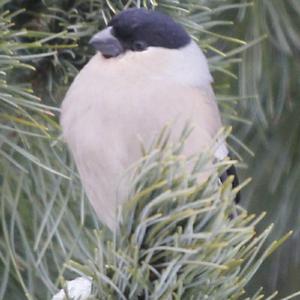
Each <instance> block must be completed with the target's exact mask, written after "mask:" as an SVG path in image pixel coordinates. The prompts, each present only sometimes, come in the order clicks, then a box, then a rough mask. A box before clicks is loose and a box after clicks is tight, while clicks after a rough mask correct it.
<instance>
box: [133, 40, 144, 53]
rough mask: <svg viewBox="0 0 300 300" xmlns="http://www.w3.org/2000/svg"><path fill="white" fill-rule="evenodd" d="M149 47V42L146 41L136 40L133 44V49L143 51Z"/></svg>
mask: <svg viewBox="0 0 300 300" xmlns="http://www.w3.org/2000/svg"><path fill="white" fill-rule="evenodd" d="M146 48H147V43H146V42H144V41H134V42H133V44H132V50H133V51H143V50H145V49H146Z"/></svg>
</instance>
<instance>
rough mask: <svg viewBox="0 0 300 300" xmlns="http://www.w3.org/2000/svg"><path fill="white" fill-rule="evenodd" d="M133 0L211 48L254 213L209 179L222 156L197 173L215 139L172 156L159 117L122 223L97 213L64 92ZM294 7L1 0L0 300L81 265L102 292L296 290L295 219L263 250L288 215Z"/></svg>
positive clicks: (180, 295) (166, 294) (292, 182)
mask: <svg viewBox="0 0 300 300" xmlns="http://www.w3.org/2000/svg"><path fill="white" fill-rule="evenodd" d="M130 6H144V7H147V8H149V9H159V10H162V11H164V12H166V13H168V14H170V15H172V16H173V17H174V18H175V19H176V20H177V21H178V22H181V23H182V24H183V25H184V26H185V27H186V28H187V30H189V32H190V33H191V34H192V36H193V38H194V39H195V40H197V41H198V42H199V44H200V46H201V47H202V48H203V50H204V51H205V52H206V55H207V56H208V57H209V63H210V68H211V71H212V72H213V76H214V78H215V87H214V88H215V90H216V92H217V99H218V102H219V106H220V108H221V110H222V115H223V118H224V120H225V122H226V124H227V125H231V126H233V128H234V129H233V133H234V134H230V135H229V141H230V145H231V150H232V151H233V152H234V153H235V154H236V157H237V158H238V159H240V161H241V163H240V166H241V168H240V169H241V170H242V167H243V166H245V165H246V163H247V162H249V165H250V166H251V167H250V168H248V169H245V171H244V172H243V173H244V177H245V178H247V177H249V176H252V177H253V183H251V184H250V185H249V186H248V187H247V188H246V189H245V190H244V191H243V203H242V206H245V205H246V204H245V203H247V204H248V205H249V211H256V212H258V216H257V217H255V216H254V215H252V214H251V213H248V212H247V211H246V210H245V208H242V207H239V206H237V207H236V206H234V205H233V201H232V200H233V198H234V195H235V193H236V190H232V189H231V184H230V183H231V181H230V180H232V179H230V178H229V180H228V181H227V182H226V183H225V184H224V185H223V186H220V185H219V184H218V180H217V178H218V174H220V173H221V172H222V171H224V169H225V168H226V167H228V165H229V164H230V163H232V162H229V161H227V162H224V163H221V164H218V165H215V172H214V175H213V176H212V177H211V178H210V179H209V181H208V182H206V183H205V184H203V185H199V184H197V183H196V181H195V176H196V175H195V174H196V173H197V172H200V171H201V169H203V168H204V166H205V164H206V163H208V162H209V161H211V158H210V156H209V153H208V154H207V156H206V155H201V156H199V157H196V158H195V157H194V158H191V159H192V161H193V163H194V164H195V169H194V173H192V172H190V171H189V169H188V168H187V167H186V164H187V163H188V161H185V160H182V157H181V156H180V149H181V146H182V143H184V140H185V139H186V138H187V135H188V133H187V131H188V130H187V131H185V132H184V133H183V137H182V139H181V140H180V141H178V144H177V145H170V144H169V143H168V138H167V137H168V134H167V133H168V129H166V130H165V131H163V132H162V135H161V136H160V137H158V139H157V140H156V141H155V142H154V143H153V145H152V147H150V149H145V153H144V154H145V156H144V159H143V160H141V161H140V162H139V163H137V165H136V167H135V169H134V172H133V174H132V187H131V197H130V199H131V200H130V201H129V202H128V203H127V204H126V205H125V207H124V209H123V212H122V213H120V214H121V215H122V216H123V220H125V221H124V223H122V226H121V230H120V233H121V235H120V236H113V235H112V234H111V233H110V232H109V231H108V230H107V229H106V228H105V227H103V226H102V225H101V224H100V223H99V221H98V220H97V218H96V216H95V215H94V213H93V210H92V209H91V208H90V206H89V203H88V201H87V199H86V198H85V195H84V193H83V191H82V188H81V185H80V181H79V178H78V175H77V173H76V169H75V166H74V164H73V162H72V159H71V157H70V155H69V153H68V152H67V150H66V147H65V145H64V143H63V141H62V140H61V139H60V136H59V135H60V129H59V126H58V115H59V109H58V107H59V104H60V102H61V100H62V98H63V96H64V93H65V91H66V89H67V88H68V86H69V84H70V82H71V81H72V79H73V78H74V76H75V75H76V74H77V73H78V71H79V70H80V69H81V68H82V66H83V65H84V64H85V63H86V62H87V60H88V59H89V58H90V57H91V56H92V55H93V51H92V49H90V48H89V47H88V45H87V41H88V39H89V38H90V36H91V35H92V34H93V33H94V32H96V31H97V30H99V29H100V28H103V27H104V26H105V24H106V23H107V21H108V20H109V19H110V18H111V17H112V16H113V15H114V14H115V13H117V12H118V11H120V10H122V9H124V8H127V7H130ZM299 15H300V5H299V3H298V1H297V0H290V1H286V2H283V1H280V0H276V1H271V0H264V1H254V2H250V1H245V0H239V1H234V0H225V1H224V0H213V1H208V0H203V1H193V0H186V1H183V0H180V1H176V2H174V1H171V0H163V1H128V2H127V1H122V0H120V1H116V0H112V1H108V0H86V1H79V0H77V1H76V0H64V1H55V0H40V1H30V0H24V1H23V0H4V1H0V31H1V35H0V41H1V43H0V130H1V131H0V170H1V174H0V193H1V205H0V207H1V211H0V216H1V217H0V220H1V221H0V278H1V280H0V299H25V298H26V299H48V298H51V296H52V295H53V294H55V293H56V292H57V290H58V288H60V287H61V285H64V281H65V280H69V279H72V278H75V277H76V276H80V275H83V274H84V275H85V276H91V277H92V278H93V283H94V289H93V295H94V297H96V299H118V298H120V299H124V298H122V297H125V298H126V297H127V298H128V299H137V297H138V296H139V297H147V295H148V294H149V295H151V296H152V297H154V298H153V299H192V297H200V299H204V298H205V297H206V298H207V299H262V291H261V290H260V289H259V287H260V286H261V285H263V286H265V287H267V291H268V294H271V291H275V290H276V289H278V290H279V291H281V292H282V295H283V294H285V295H286V294H288V293H291V292H296V290H297V288H298V287H297V283H298V282H297V281H296V282H295V280H296V278H298V277H299V272H297V266H299V257H297V249H298V248H299V246H298V240H299V232H298V231H296V232H295V234H294V235H293V239H292V242H291V241H289V242H287V243H286V245H285V246H283V247H281V248H280V249H281V250H279V251H278V250H277V252H275V254H274V255H273V259H272V260H269V265H267V266H266V267H264V266H261V264H262V262H263V261H264V260H265V259H266V257H268V256H269V255H270V254H271V253H272V252H273V251H274V250H275V249H277V248H278V246H279V245H280V244H281V243H282V242H283V241H284V240H286V238H287V237H288V236H289V235H290V233H288V234H285V233H286V232H288V231H289V230H290V229H294V228H297V227H296V226H297V225H298V224H297V222H298V218H297V215H298V214H297V212H298V210H297V200H296V199H297V195H298V193H297V191H298V185H297V179H298V178H299V170H300V168H299V159H298V156H299V150H298V149H300V148H299V146H300V145H299V134H297V133H299V131H300V129H299V128H300V126H299V125H300V123H299V117H298V112H299V105H298V104H297V101H296V97H297V96H298V95H299V76H297V74H299V71H300V70H299V64H297V63H296V62H299V55H298V56H297V53H298V52H299V48H300V37H299V20H300V18H299ZM297 80H298V82H297ZM236 136H238V138H237V137H236ZM241 141H243V143H242V142H241ZM246 145H247V146H246ZM248 146H249V147H248ZM249 148H250V149H251V150H249ZM252 152H254V153H255V154H256V157H255V158H252V157H251V156H250V155H249V153H250V154H251V153H252ZM244 183H245V184H246V183H247V180H246V181H244ZM150 193H151V197H150ZM153 195H155V197H154V198H153ZM153 199H154V200H153ZM157 203H159V204H160V207H159V208H158V207H157ZM263 210H267V211H268V214H269V217H267V218H265V221H263V222H260V220H261V219H262V216H263V215H264V213H261V212H262V211H263ZM232 214H234V215H235V216H236V217H234V218H232V217H231V216H232ZM142 215H143V217H144V219H143V220H146V221H144V222H143V221H142V219H141V218H139V217H140V216H142ZM259 222H260V224H262V225H261V226H260V227H259V225H258V226H257V224H258V223H259ZM271 222H275V230H273V233H272V235H271V234H270V233H271V230H272V227H273V226H272V225H268V224H270V223H271ZM192 226H195V228H197V233H193V232H192V230H191V228H192ZM262 228H266V229H262ZM158 232H160V234H159V235H158V234H157V233H158ZM282 236H283V237H282ZM270 237H271V240H272V239H274V238H276V239H278V238H279V237H282V238H280V239H279V241H277V242H273V243H272V242H270V241H268V239H270ZM268 244H269V246H267V245H268ZM287 250H288V253H293V257H292V258H289V261H288V263H287V256H288V255H286V254H284V253H283V251H287ZM280 251H281V252H280ZM298 252H299V251H298ZM284 266H287V267H286V270H285V269H284ZM292 266H294V269H293V268H292ZM258 268H260V270H261V271H260V272H259V273H260V274H263V275H262V276H261V275H260V274H258V273H257V270H258ZM120 270H122V272H123V274H122V272H120ZM270 270H272V272H271V274H272V276H270V275H269V274H270ZM250 280H251V281H250ZM249 282H250V284H249ZM283 286H285V288H284V287H283ZM245 291H246V292H245ZM244 293H245V294H244ZM141 295H142V296H141ZM297 295H299V294H294V297H296V296H297ZM275 296H276V294H273V296H270V297H269V298H266V299H271V298H272V297H273V298H274V297H275ZM292 296H293V295H292ZM247 297H248V298H247ZM289 299H291V298H289Z"/></svg>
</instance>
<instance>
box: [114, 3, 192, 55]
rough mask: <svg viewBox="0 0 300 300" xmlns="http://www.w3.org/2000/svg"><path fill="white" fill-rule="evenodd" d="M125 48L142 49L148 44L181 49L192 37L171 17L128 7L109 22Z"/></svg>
mask: <svg viewBox="0 0 300 300" xmlns="http://www.w3.org/2000/svg"><path fill="white" fill-rule="evenodd" d="M108 25H109V26H112V28H113V33H114V35H115V36H116V37H117V38H118V39H119V40H120V41H121V42H122V44H123V45H124V48H126V49H131V50H133V51H142V50H144V48H147V47H148V46H151V47H163V48H168V49H179V48H181V47H184V46H185V45H187V44H188V43H189V42H190V40H191V38H190V36H189V35H188V34H187V32H186V31H185V30H184V28H183V27H182V26H181V25H180V24H178V23H176V22H175V21H174V20H173V19H172V18H171V17H169V16H167V15H165V14H163V13H160V12H157V11H152V10H146V9H143V8H131V9H127V10H125V11H123V12H121V13H120V14H118V15H117V16H115V17H114V18H113V19H112V20H111V21H110V22H109V24H108Z"/></svg>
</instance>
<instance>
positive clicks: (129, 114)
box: [60, 8, 238, 231]
mask: <svg viewBox="0 0 300 300" xmlns="http://www.w3.org/2000/svg"><path fill="white" fill-rule="evenodd" d="M89 44H90V45H91V46H92V47H93V48H95V50H96V54H95V55H94V56H93V57H92V58H91V59H90V60H89V61H88V63H87V64H86V65H85V66H84V67H83V68H82V70H81V71H80V72H79V73H78V75H77V76H76V77H75V79H74V81H73V82H72V84H71V85H70V87H69V89H68V91H67V93H66V96H65V98H64V99H63V102H62V105H61V116H60V123H61V126H62V133H63V138H64V140H65V141H66V143H67V145H68V147H69V149H70V151H71V153H72V156H73V158H74V160H75V163H76V166H77V169H78V172H79V175H80V178H81V181H82V184H83V187H84V190H85V192H86V194H87V197H88V199H89V201H90V202H91V204H92V206H93V208H94V210H95V212H96V214H97V216H98V217H99V219H100V220H101V222H102V223H104V224H105V225H106V226H108V227H109V228H110V229H111V230H112V231H115V230H116V228H117V226H118V221H117V208H118V206H120V205H121V204H122V203H123V202H124V201H125V199H126V197H124V193H125V192H126V191H122V190H124V189H126V185H124V186H123V187H120V186H119V185H120V181H121V178H122V176H123V175H124V172H125V171H126V170H127V169H128V168H129V167H130V166H131V165H132V164H133V163H134V162H135V161H137V160H138V159H139V158H140V157H141V152H140V139H142V141H143V142H149V141H150V140H153V137H155V135H157V134H159V132H160V131H161V130H162V128H163V127H164V126H165V125H166V124H168V123H172V124H173V125H174V127H173V128H172V137H173V138H174V139H176V137H179V134H180V133H181V132H182V128H183V127H184V124H186V122H187V121H190V122H192V124H193V126H194V130H193V131H192V133H191V136H190V137H189V139H188V141H187V142H186V145H185V148H184V154H185V155H190V154H195V153H198V152H199V151H200V152H201V151H205V150H206V149H208V148H209V146H211V144H212V143H213V141H214V138H215V136H216V134H217V133H218V131H219V130H220V129H221V128H222V121H221V117H220V112H219V109H218V105H217V102H216V99H215V95H214V92H213V89H212V83H213V78H212V76H211V74H210V71H209V67H208V62H207V59H206V57H205V55H204V53H203V51H202V50H201V49H200V47H199V46H198V44H197V43H196V42H195V41H194V40H193V39H192V38H191V36H190V35H189V34H188V33H187V31H186V30H185V29H184V27H183V26H182V25H181V24H179V23H178V22H176V21H174V20H173V18H171V17H170V16H168V15H167V14H164V13H162V12H159V11H155V10H148V9H144V8H130V9H126V10H124V11H122V12H120V13H119V14H117V15H115V16H114V17H113V18H112V19H111V20H110V21H109V23H108V24H107V26H106V27H105V28H104V29H103V30H101V31H100V32H98V33H96V34H95V35H93V36H92V38H91V40H90V41H89ZM228 155H229V152H228V147H227V145H226V141H222V142H221V143H220V145H218V147H217V149H216V151H215V153H214V156H215V157H216V159H218V160H222V159H224V158H225V157H227V156H228ZM227 172H228V174H223V175H222V176H221V180H222V181H224V180H225V179H226V177H227V175H230V174H233V175H234V176H235V179H234V182H233V183H234V185H235V186H236V185H238V179H237V175H236V170H235V168H234V166H232V167H230V168H229V169H228V170H227ZM117 191H119V192H118V193H117ZM120 191H121V192H120Z"/></svg>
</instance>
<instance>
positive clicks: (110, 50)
mask: <svg viewBox="0 0 300 300" xmlns="http://www.w3.org/2000/svg"><path fill="white" fill-rule="evenodd" d="M89 44H90V45H92V46H93V47H94V48H95V49H96V50H97V51H100V52H101V53H102V55H103V56H104V57H106V58H110V57H116V56H118V55H120V54H121V53H123V52H124V47H123V46H122V44H121V42H120V41H119V40H118V39H117V38H116V37H115V36H114V35H113V34H112V27H111V26H109V27H107V28H105V29H104V30H102V31H100V32H98V33H96V34H95V35H94V36H92V38H91V39H90V41H89Z"/></svg>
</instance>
